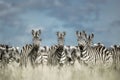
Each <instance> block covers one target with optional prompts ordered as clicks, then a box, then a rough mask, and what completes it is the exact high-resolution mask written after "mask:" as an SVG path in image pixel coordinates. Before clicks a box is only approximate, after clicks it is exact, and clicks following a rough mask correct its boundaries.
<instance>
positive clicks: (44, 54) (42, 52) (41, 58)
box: [35, 46, 50, 65]
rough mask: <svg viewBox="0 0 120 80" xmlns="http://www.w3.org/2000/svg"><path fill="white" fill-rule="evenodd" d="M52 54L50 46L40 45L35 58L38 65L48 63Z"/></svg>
mask: <svg viewBox="0 0 120 80" xmlns="http://www.w3.org/2000/svg"><path fill="white" fill-rule="evenodd" d="M49 54H50V48H49V47H48V46H40V48H39V51H38V56H37V58H36V60H35V64H36V65H40V64H42V65H48V57H49Z"/></svg>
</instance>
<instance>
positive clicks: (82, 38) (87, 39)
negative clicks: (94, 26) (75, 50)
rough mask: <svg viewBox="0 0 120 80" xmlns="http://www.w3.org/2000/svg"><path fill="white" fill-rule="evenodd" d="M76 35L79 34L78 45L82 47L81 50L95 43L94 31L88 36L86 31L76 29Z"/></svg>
mask: <svg viewBox="0 0 120 80" xmlns="http://www.w3.org/2000/svg"><path fill="white" fill-rule="evenodd" d="M76 35H77V41H78V46H79V47H80V48H81V50H84V49H85V48H87V46H91V45H92V44H93V38H94V34H93V33H92V34H90V35H89V36H87V34H86V32H85V31H83V32H79V31H76Z"/></svg>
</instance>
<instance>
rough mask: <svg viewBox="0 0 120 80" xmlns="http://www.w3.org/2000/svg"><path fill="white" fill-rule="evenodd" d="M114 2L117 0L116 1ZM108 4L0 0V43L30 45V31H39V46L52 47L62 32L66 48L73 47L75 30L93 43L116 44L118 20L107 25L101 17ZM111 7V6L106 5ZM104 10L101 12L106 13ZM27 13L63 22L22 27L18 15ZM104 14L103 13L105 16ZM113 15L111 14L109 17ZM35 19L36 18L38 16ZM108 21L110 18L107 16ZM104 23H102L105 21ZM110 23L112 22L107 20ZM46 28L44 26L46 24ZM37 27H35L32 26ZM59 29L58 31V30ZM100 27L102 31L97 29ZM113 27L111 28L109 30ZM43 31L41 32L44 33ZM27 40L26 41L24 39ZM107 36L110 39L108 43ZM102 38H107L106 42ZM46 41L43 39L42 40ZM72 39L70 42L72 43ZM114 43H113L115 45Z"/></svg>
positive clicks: (96, 0)
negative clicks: (41, 43) (84, 32)
mask: <svg viewBox="0 0 120 80" xmlns="http://www.w3.org/2000/svg"><path fill="white" fill-rule="evenodd" d="M116 1H117V0H116ZM107 2H109V1H108V0H1V1H0V33H1V34H0V42H1V43H3V42H4V43H9V42H11V44H15V45H18V44H19V45H23V44H25V43H29V42H30V41H31V36H30V35H31V34H30V30H31V29H32V28H43V34H42V38H43V40H44V41H43V44H45V45H47V44H49V45H51V44H54V43H56V36H55V32H56V31H66V32H67V39H66V40H71V41H66V44H70V43H73V44H76V42H75V34H74V32H75V31H76V30H86V31H87V32H88V33H91V32H93V33H95V42H97V41H100V42H105V44H110V43H114V42H116V43H118V40H119V39H120V38H119V37H116V36H118V33H119V31H120V28H119V25H120V21H119V20H116V19H115V20H113V22H107V19H106V18H107V17H106V15H105V18H102V19H101V17H104V16H103V14H104V13H105V12H104V10H103V9H104V7H106V4H107ZM109 5H110V6H112V5H111V4H109ZM107 9H108V8H106V9H105V10H106V11H107ZM30 11H40V12H45V13H46V14H45V15H46V16H49V17H51V18H55V19H56V20H59V21H63V22H64V23H63V24H61V25H54V24H52V25H48V26H43V27H34V26H33V27H30V26H28V25H26V24H25V23H26V21H25V20H23V19H22V18H21V17H20V15H21V14H24V13H26V12H30ZM106 14H107V13H106ZM113 15H114V13H113ZM38 16H39V15H38ZM107 16H108V17H109V16H111V15H109V14H108V15H107ZM103 19H106V22H105V20H103ZM111 21H112V20H111ZM46 24H47V23H46ZM36 25H37V24H36ZM60 26H61V27H60ZM101 26H102V28H101ZM113 26H114V27H115V28H113ZM44 28H45V29H44ZM28 36H29V37H28ZM111 36H113V38H112V39H111ZM106 37H108V38H107V39H109V40H107V41H106V39H105V38H106ZM45 38H46V39H45ZM72 39H73V40H72ZM115 40H117V41H115Z"/></svg>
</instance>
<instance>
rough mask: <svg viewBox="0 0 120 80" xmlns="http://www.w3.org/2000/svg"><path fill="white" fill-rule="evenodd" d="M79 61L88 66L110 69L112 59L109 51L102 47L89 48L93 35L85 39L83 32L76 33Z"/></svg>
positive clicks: (85, 35)
mask: <svg viewBox="0 0 120 80" xmlns="http://www.w3.org/2000/svg"><path fill="white" fill-rule="evenodd" d="M76 35H77V40H78V46H79V48H80V52H81V60H82V61H83V62H84V63H85V64H87V65H88V66H91V67H93V66H94V65H95V66H105V67H111V65H112V62H113V59H112V54H111V53H110V51H109V50H108V49H107V48H106V47H105V46H102V45H97V46H91V44H92V40H93V38H94V34H91V35H89V36H88V37H87V34H86V33H85V31H83V32H79V31H76Z"/></svg>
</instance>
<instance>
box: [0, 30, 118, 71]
mask: <svg viewBox="0 0 120 80" xmlns="http://www.w3.org/2000/svg"><path fill="white" fill-rule="evenodd" d="M56 35H57V40H58V43H57V44H56V45H52V46H50V47H49V46H41V42H42V39H41V30H40V29H39V30H36V31H35V30H32V38H33V39H32V44H26V45H24V46H23V47H22V49H21V50H20V51H19V48H18V47H12V46H9V45H5V44H0V67H6V66H7V65H8V64H11V63H15V62H16V63H17V64H19V66H20V67H27V66H28V65H29V64H30V65H31V66H32V67H33V68H35V67H37V66H39V65H42V66H43V65H47V66H60V67H62V66H64V65H69V66H73V65H74V64H75V62H76V61H78V62H79V64H81V65H86V66H89V67H94V66H99V67H105V68H111V67H112V68H115V69H120V46H118V45H114V46H112V47H109V48H107V47H105V46H104V45H103V44H101V43H97V44H94V43H93V38H94V34H93V33H92V34H90V35H87V33H86V32H85V31H76V37H77V42H78V45H76V46H71V45H64V42H65V35H66V32H57V33H56Z"/></svg>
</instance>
